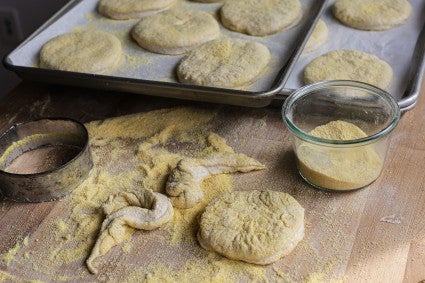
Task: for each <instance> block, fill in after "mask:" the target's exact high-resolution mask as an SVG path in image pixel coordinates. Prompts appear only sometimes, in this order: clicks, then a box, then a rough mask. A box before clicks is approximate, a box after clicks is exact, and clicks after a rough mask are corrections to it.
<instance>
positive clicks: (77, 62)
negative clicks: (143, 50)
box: [40, 31, 122, 74]
mask: <svg viewBox="0 0 425 283" xmlns="http://www.w3.org/2000/svg"><path fill="white" fill-rule="evenodd" d="M121 58H122V47H121V42H120V41H119V40H118V38H116V37H115V36H114V35H112V34H109V33H106V32H101V31H83V32H72V33H66V34H62V35H59V36H57V37H55V38H53V39H51V40H49V41H48V42H47V43H45V44H44V45H43V47H42V48H41V51H40V67H42V68H47V69H54V70H64V71H72V72H81V73H93V74H103V73H106V72H108V71H110V70H112V69H113V68H114V67H116V66H117V65H118V63H119V62H120V61H121Z"/></svg>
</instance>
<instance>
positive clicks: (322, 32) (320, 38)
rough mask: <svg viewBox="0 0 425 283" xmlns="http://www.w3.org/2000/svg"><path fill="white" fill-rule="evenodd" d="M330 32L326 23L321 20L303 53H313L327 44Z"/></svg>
mask: <svg viewBox="0 0 425 283" xmlns="http://www.w3.org/2000/svg"><path fill="white" fill-rule="evenodd" d="M328 34H329V30H328V27H327V26H326V23H325V22H324V21H322V20H319V21H318V22H317V24H316V26H315V27H314V29H313V32H312V33H311V35H310V38H309V39H308V41H307V43H306V44H305V46H304V50H303V52H305V53H308V52H313V51H315V50H317V49H319V48H320V46H322V45H323V44H325V42H326V40H327V39H328Z"/></svg>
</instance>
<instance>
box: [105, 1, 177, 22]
mask: <svg viewBox="0 0 425 283" xmlns="http://www.w3.org/2000/svg"><path fill="white" fill-rule="evenodd" d="M175 2H176V0H100V1H99V4H98V6H97V10H98V11H99V13H100V14H102V15H103V16H105V17H108V18H111V19H114V20H128V19H137V18H142V17H145V16H148V15H152V14H155V13H158V12H161V11H164V10H166V9H168V8H170V7H171V6H173V5H174V3H175Z"/></svg>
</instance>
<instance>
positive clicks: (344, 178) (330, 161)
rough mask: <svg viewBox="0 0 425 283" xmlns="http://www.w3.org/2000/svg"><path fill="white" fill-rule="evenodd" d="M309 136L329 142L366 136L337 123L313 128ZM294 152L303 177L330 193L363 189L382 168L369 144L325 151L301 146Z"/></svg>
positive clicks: (380, 159)
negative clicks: (328, 140)
mask: <svg viewBox="0 0 425 283" xmlns="http://www.w3.org/2000/svg"><path fill="white" fill-rule="evenodd" d="M310 134H311V135H312V136H315V137H319V138H325V139H330V140H353V139H360V138H364V137H366V136H367V135H366V133H364V132H363V131H362V130H361V129H360V128H358V127H357V126H356V125H354V124H351V123H348V122H344V121H339V120H338V121H332V122H330V123H328V124H325V125H322V126H319V127H316V128H315V129H313V130H312V131H311V132H310ZM296 151H297V158H298V167H299V170H300V172H301V174H302V175H303V177H304V178H306V179H307V180H308V181H309V182H311V183H313V184H315V185H317V186H319V187H322V188H325V189H330V190H352V189H358V188H361V187H364V186H366V185H368V184H370V183H371V182H373V181H374V180H375V179H376V178H378V176H379V174H380V173H381V170H382V166H383V159H382V158H381V157H380V156H379V155H378V154H377V152H376V150H375V149H374V147H373V145H371V144H368V145H362V146H357V147H330V146H329V147H328V146H320V145H315V144H310V143H306V142H302V143H301V144H300V145H299V146H298V148H297V150H296Z"/></svg>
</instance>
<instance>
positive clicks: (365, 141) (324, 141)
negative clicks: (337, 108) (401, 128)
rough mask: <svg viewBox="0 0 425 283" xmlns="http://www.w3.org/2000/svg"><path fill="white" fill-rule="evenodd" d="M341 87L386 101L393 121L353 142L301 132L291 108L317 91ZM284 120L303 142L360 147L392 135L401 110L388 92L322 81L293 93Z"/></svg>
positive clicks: (346, 82) (351, 83) (357, 84)
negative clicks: (368, 93)
mask: <svg viewBox="0 0 425 283" xmlns="http://www.w3.org/2000/svg"><path fill="white" fill-rule="evenodd" d="M341 86H343V87H350V88H352V89H359V90H367V91H369V92H373V93H374V94H376V95H378V96H380V97H382V98H383V99H385V100H386V101H387V102H388V104H389V105H390V106H391V110H392V112H393V117H392V119H391V121H390V122H389V123H388V124H387V125H386V126H385V127H384V128H383V129H381V130H380V131H378V132H376V133H374V134H372V135H369V136H367V137H364V138H360V139H353V140H332V139H326V138H319V137H316V136H313V135H310V134H309V133H307V132H305V131H303V130H301V129H300V128H299V127H297V126H296V125H295V124H294V123H293V122H292V120H291V118H290V117H289V115H288V114H289V110H290V109H291V106H292V105H293V104H294V103H295V102H296V101H297V100H298V99H300V98H302V97H305V96H308V95H311V94H312V93H313V92H314V91H317V90H320V89H326V88H329V87H341ZM282 118H283V121H284V123H285V125H286V126H287V128H288V129H289V130H290V131H291V132H292V133H293V134H294V135H295V136H297V137H298V138H300V139H302V140H305V141H308V142H312V143H315V144H320V145H325V146H340V147H346V146H360V145H364V144H368V143H371V142H374V141H376V140H378V139H380V138H382V137H385V136H386V135H388V134H389V133H391V132H392V130H393V129H394V128H395V127H396V126H397V124H398V121H399V120H400V108H399V106H398V104H397V102H396V101H395V99H394V98H393V97H392V96H391V95H390V94H389V93H388V92H386V91H384V90H382V89H380V88H378V87H376V86H373V85H370V84H367V83H363V82H358V81H351V80H329V81H320V82H317V83H313V84H310V85H306V86H303V87H301V88H299V89H296V90H295V91H294V92H292V93H291V94H290V95H289V96H288V97H287V98H286V100H285V102H284V104H283V106H282Z"/></svg>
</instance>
